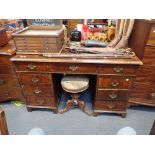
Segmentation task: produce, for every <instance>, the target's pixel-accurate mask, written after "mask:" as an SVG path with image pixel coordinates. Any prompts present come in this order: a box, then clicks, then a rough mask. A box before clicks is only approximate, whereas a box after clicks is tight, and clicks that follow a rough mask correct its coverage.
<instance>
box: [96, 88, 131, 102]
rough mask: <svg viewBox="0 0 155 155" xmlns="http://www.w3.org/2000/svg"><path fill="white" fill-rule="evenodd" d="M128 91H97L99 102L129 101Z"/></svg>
mask: <svg viewBox="0 0 155 155" xmlns="http://www.w3.org/2000/svg"><path fill="white" fill-rule="evenodd" d="M127 96H128V91H125V90H100V89H99V90H97V100H102V101H103V100H110V101H117V100H127Z"/></svg>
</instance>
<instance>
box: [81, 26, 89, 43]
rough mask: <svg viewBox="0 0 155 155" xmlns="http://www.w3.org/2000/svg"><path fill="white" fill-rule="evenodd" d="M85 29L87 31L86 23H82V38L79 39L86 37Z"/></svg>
mask: <svg viewBox="0 0 155 155" xmlns="http://www.w3.org/2000/svg"><path fill="white" fill-rule="evenodd" d="M87 31H88V25H83V26H82V38H81V40H86V39H87V36H86V33H87Z"/></svg>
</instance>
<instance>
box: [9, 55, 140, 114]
mask: <svg viewBox="0 0 155 155" xmlns="http://www.w3.org/2000/svg"><path fill="white" fill-rule="evenodd" d="M11 61H13V62H14V65H15V69H16V72H17V74H18V77H19V80H20V85H21V87H22V91H23V93H24V96H25V98H26V101H27V109H28V111H31V110H32V108H49V109H52V110H53V111H54V112H55V113H57V109H58V104H59V98H60V95H61V91H62V90H61V85H60V80H61V77H62V76H60V75H63V74H86V75H88V76H90V77H91V76H93V77H94V78H92V79H90V87H91V86H94V94H93V96H94V103H93V110H94V116H95V115H97V114H99V113H104V112H108V113H118V114H121V116H122V117H125V116H126V108H127V101H128V92H129V90H130V86H131V84H132V81H133V78H135V76H136V69H137V67H138V66H139V65H142V62H141V61H140V60H139V59H138V58H137V57H136V56H134V57H133V58H129V59H122V58H121V59H118V58H117V59H116V58H114V59H112V58H111V59H107V58H95V59H94V58H65V57H60V58H45V57H43V56H39V55H15V56H14V57H12V58H11ZM94 79H95V80H94ZM92 88H93V87H92Z"/></svg>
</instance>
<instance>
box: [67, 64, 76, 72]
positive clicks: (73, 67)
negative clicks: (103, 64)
mask: <svg viewBox="0 0 155 155" xmlns="http://www.w3.org/2000/svg"><path fill="white" fill-rule="evenodd" d="M69 69H70V70H71V71H73V72H75V71H77V69H78V66H76V65H70V66H69Z"/></svg>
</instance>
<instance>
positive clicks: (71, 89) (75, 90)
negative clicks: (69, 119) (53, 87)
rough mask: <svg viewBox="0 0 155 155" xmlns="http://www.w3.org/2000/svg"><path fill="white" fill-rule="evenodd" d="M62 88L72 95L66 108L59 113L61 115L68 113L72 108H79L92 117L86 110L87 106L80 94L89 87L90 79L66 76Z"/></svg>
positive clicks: (62, 81)
mask: <svg viewBox="0 0 155 155" xmlns="http://www.w3.org/2000/svg"><path fill="white" fill-rule="evenodd" d="M61 85H62V88H63V89H64V90H65V91H66V92H68V93H70V94H71V99H69V100H68V101H67V103H66V107H65V108H64V109H62V110H60V111H59V113H60V114H63V113H64V112H67V111H68V110H69V109H70V108H71V107H72V106H76V107H77V106H78V107H80V108H81V109H82V111H83V112H84V113H86V114H87V115H89V116H91V114H90V113H89V112H88V111H87V110H86V104H85V103H84V101H82V100H81V99H80V93H82V92H83V91H85V90H86V89H87V88H88V87H89V79H88V78H87V77H83V76H65V77H63V78H62V80H61Z"/></svg>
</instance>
